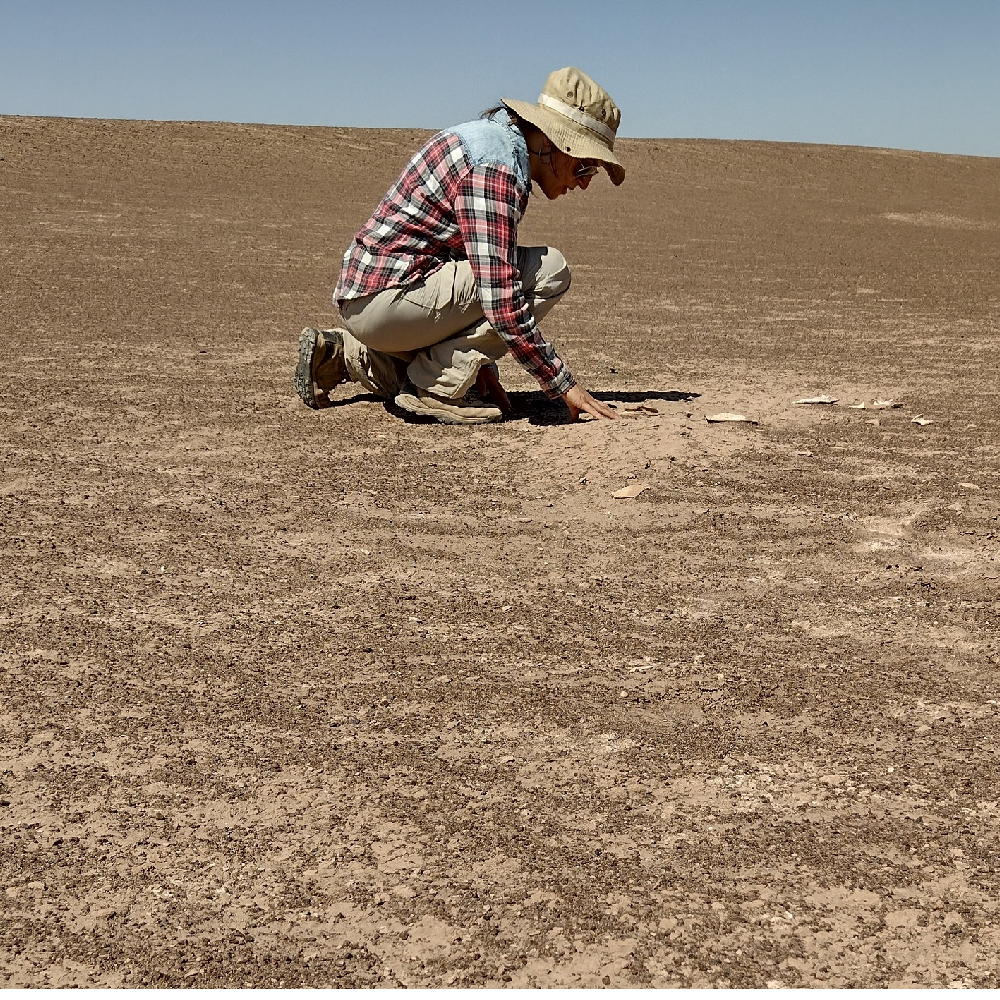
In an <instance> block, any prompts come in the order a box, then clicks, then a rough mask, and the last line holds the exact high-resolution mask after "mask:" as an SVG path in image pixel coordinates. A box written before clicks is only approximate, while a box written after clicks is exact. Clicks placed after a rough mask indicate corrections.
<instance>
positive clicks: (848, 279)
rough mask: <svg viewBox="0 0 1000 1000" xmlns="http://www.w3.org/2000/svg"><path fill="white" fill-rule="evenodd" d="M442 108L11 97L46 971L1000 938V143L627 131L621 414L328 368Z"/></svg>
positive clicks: (603, 200)
mask: <svg viewBox="0 0 1000 1000" xmlns="http://www.w3.org/2000/svg"><path fill="white" fill-rule="evenodd" d="M425 135H426V133H420V132H416V131H405V130H388V131H380V130H348V129H337V128H293V127H270V126H247V125H230V124H205V123H200V124H198V123H195V124H190V123H188V124H185V123H150V122H110V121H84V120H66V119H42V118H19V117H4V118H0V237H2V238H0V261H2V272H3V295H4V309H3V313H2V317H0V330H2V336H3V344H4V350H3V356H2V358H0V377H2V384H3V397H2V399H0V414H2V417H0V421H2V422H0V448H2V452H0V457H2V472H0V517H2V528H3V545H2V574H0V639H2V642H0V685H2V687H0V691H2V701H0V758H2V761H0V832H2V836H0V985H6V986H9V987H10V986H32V987H40V986H167V987H183V986H193V987H194V986H196V987H206V986H237V987H243V986H246V985H254V986H281V985H284V986H374V985H379V986H393V985H407V986H470V985H487V986H504V985H510V986H533V985H537V986H601V985H604V986H611V987H620V986H681V987H696V986H732V987H764V986H772V987H774V986H780V985H785V986H817V987H818V986H842V987H849V986H888V985H896V986H905V985H913V986H966V987H968V986H980V987H983V986H992V987H996V986H998V985H1000V983H998V969H1000V959H998V957H997V956H998V954H1000V922H998V910H1000V896H998V888H1000V887H998V863H997V846H998V842H997V829H998V827H997V824H998V816H1000V811H998V810H1000V807H998V791H997V750H998V745H1000V744H998V725H1000V713H998V698H1000V668H998V656H1000V642H998V631H1000V630H998V622H1000V611H998V608H997V597H998V594H1000V579H998V576H1000V563H998V561H997V531H998V522H997V517H998V513H1000V500H998V490H1000V464H998V444H997V429H998V418H1000V400H998V390H997V371H998V364H997V362H998V348H1000V339H998V333H1000V331H998V322H997V317H998V307H1000V297H998V296H1000V292H998V265H997V261H998V246H1000V160H995V159H986V158H980V159H977V158H971V157H957V156H940V155H931V154H920V153H912V152H904V151H898V150H886V149H856V148H841V147H828V146H826V147H824V146H810V145H785V144H769V143H753V142H721V141H720V142H716V141H689V140H676V141H653V140H641V141H640V140H633V141H623V142H622V143H621V147H622V148H621V154H622V158H623V161H624V162H625V163H626V165H627V167H628V170H629V177H628V180H627V181H626V183H625V185H624V186H623V187H621V188H620V189H615V188H612V187H611V185H610V184H609V183H608V182H607V180H606V179H603V178H599V179H598V180H596V181H595V183H594V184H593V185H592V186H591V189H590V190H589V191H588V192H586V193H585V194H584V193H582V192H575V193H573V194H572V195H570V196H569V197H567V198H564V199H562V200H560V201H558V202H556V203H553V204H551V205H550V204H547V203H544V199H542V198H541V196H540V195H536V197H535V198H533V199H532V204H531V206H530V208H529V211H528V214H527V217H526V219H525V222H524V224H523V226H522V240H523V241H524V242H529V243H542V242H545V243H551V244H553V245H555V246H558V247H560V248H561V249H562V250H563V252H564V253H565V254H566V256H567V258H568V259H569V261H570V263H571V265H572V267H573V273H574V279H573V288H572V289H571V291H570V293H569V295H568V296H567V297H566V298H565V300H564V301H563V302H562V303H561V304H560V306H559V307H558V308H557V309H556V310H555V311H554V312H553V313H552V315H551V316H550V317H549V319H548V321H547V323H546V325H545V331H546V333H547V335H548V336H549V337H550V338H551V339H553V340H554V341H555V342H556V343H557V345H558V346H559V348H560V351H561V353H562V354H563V356H564V357H565V358H566V360H567V362H568V363H569V365H570V366H571V368H573V370H574V371H575V372H576V373H577V375H578V377H579V378H580V379H581V380H582V381H583V382H584V383H585V384H586V385H588V386H589V387H590V388H592V389H593V390H594V391H595V392H597V393H599V394H600V395H601V398H603V399H606V400H608V401H609V402H611V403H613V404H614V405H615V406H616V407H617V409H618V411H619V413H620V414H621V418H620V419H618V420H617V421H614V422H600V423H589V424H570V423H568V422H567V420H566V418H565V413H564V411H563V409H562V408H561V406H560V405H556V404H553V403H550V402H549V401H547V400H546V399H545V398H544V396H543V395H542V394H541V393H540V392H539V391H538V390H537V386H535V385H533V384H532V383H531V380H530V379H529V378H528V377H527V376H526V375H525V374H524V373H523V372H521V371H520V370H519V369H517V368H516V366H514V365H513V364H512V363H510V362H509V361H504V362H502V364H501V368H502V376H503V378H504V381H505V383H506V385H507V387H508V389H509V391H510V392H511V395H512V398H513V400H514V402H515V404H516V406H517V413H516V415H515V418H514V419H511V420H509V421H507V422H505V423H502V424H498V425H490V426H486V427H480V428H456V427H442V426H435V425H430V426H428V425H426V424H421V423H415V422H407V421H406V420H404V419H402V417H401V415H400V414H399V413H398V412H395V411H394V410H393V408H392V407H391V406H387V405H386V404H384V403H383V401H381V400H379V399H377V398H375V397H373V396H370V395H367V394H365V393H364V392H356V391H354V390H355V389H356V388H357V387H353V386H345V387H341V388H340V389H339V390H338V392H337V398H336V402H337V405H336V406H334V407H333V408H331V409H328V410H324V411H321V412H313V411H310V410H308V409H307V408H305V407H304V406H303V405H302V404H301V403H300V402H299V400H298V399H297V397H296V396H295V394H294V392H293V390H292V384H291V374H292V368H293V365H294V362H295V356H296V345H297V337H298V333H299V330H300V329H301V328H302V327H303V326H305V325H310V326H317V327H329V326H333V325H336V323H337V321H338V317H337V315H336V313H335V310H334V307H333V305H332V304H331V301H330V293H331V290H332V287H333V284H334V282H335V278H336V274H337V270H338V268H339V262H340V258H341V255H342V253H343V251H344V249H345V247H346V246H347V244H348V242H349V240H350V238H351V236H352V234H353V233H354V232H355V231H356V230H357V229H358V228H359V227H360V225H361V224H362V223H363V222H364V220H365V219H366V218H367V216H368V214H369V212H370V211H371V209H372V208H373V207H374V205H375V204H376V202H377V201H378V199H379V198H380V197H381V195H382V193H383V192H384V190H385V189H386V188H387V187H388V185H389V184H390V182H391V181H392V180H393V178H394V177H395V175H396V174H397V172H398V170H399V169H400V167H401V166H402V164H403V163H404V162H405V161H406V159H407V158H408V156H409V155H410V153H411V152H412V151H413V150H414V149H415V148H416V147H417V146H418V145H419V143H420V142H421V141H422V139H423V138H424V136H425ZM821 395H827V396H831V397H835V398H836V399H837V400H838V401H837V402H836V403H827V404H799V403H797V402H796V401H797V400H799V399H803V398H810V397H816V396H821ZM876 401H881V405H879V406H876V405H875V403H876ZM888 401H891V404H892V405H889V402H888ZM860 403H864V404H865V405H864V408H860V407H859V406H858V404H860ZM718 412H736V413H740V414H743V415H745V416H746V417H748V418H750V421H753V422H750V421H748V422H745V423H710V422H708V421H707V420H706V417H707V416H709V415H712V414H715V413H718ZM916 418H923V419H924V420H925V421H929V422H926V423H915V422H914V420H915V419H916ZM627 486H646V487H647V488H646V489H645V490H644V491H643V492H641V493H640V495H639V496H638V497H635V498H633V499H614V498H613V496H612V494H613V493H615V492H618V491H619V490H620V489H622V488H623V487H627Z"/></svg>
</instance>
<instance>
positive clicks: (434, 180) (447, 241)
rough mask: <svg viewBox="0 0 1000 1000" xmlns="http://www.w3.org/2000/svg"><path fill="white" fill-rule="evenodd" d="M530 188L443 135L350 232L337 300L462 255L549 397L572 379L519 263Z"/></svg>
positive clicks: (488, 309)
mask: <svg viewBox="0 0 1000 1000" xmlns="http://www.w3.org/2000/svg"><path fill="white" fill-rule="evenodd" d="M529 190H530V189H529ZM529 190H524V189H523V188H521V187H520V186H519V185H518V183H517V179H516V177H515V175H514V173H513V172H512V171H511V170H510V169H509V168H508V167H507V166H505V165H502V164H486V165H483V166H476V167H473V166H472V165H471V164H470V163H469V161H468V158H467V157H466V154H465V149H464V147H463V146H462V143H461V141H460V140H459V138H458V136H456V135H454V134H453V133H448V132H442V133H439V134H438V135H436V136H434V138H433V139H431V140H430V141H429V142H428V143H427V144H426V145H425V146H424V147H423V148H422V149H421V150H420V151H419V152H418V153H417V154H416V155H415V156H414V157H413V159H412V160H410V162H409V163H408V164H407V165H406V168H405V169H404V170H403V172H402V174H400V176H399V179H398V180H397V181H396V183H395V184H394V185H393V186H392V188H391V189H390V190H389V193H388V194H387V195H386V196H385V198H383V199H382V202H381V204H380V205H379V206H378V208H376V209H375V212H374V214H373V215H372V217H371V218H370V219H369V220H368V222H366V223H365V225H364V227H363V228H362V230H361V232H359V233H358V235H357V236H356V237H355V239H354V242H353V243H352V244H351V246H350V248H349V249H348V251H347V253H346V254H345V255H344V267H343V270H342V271H341V274H340V280H339V281H338V283H337V289H336V291H335V292H334V293H333V294H334V299H335V300H336V301H337V302H338V303H339V302H341V301H343V300H344V299H357V298H361V297H362V296H364V295H371V294H373V293H375V292H381V291H383V290H385V289H386V288H399V287H405V286H407V285H410V284H414V283H415V282H417V281H419V280H421V279H422V278H425V277H426V276H427V275H428V274H430V273H431V272H433V271H435V270H437V268H439V267H441V265H442V264H444V263H445V262H446V261H449V260H461V259H463V258H467V259H468V261H469V263H470V264H471V266H472V273H473V274H474V275H475V277H476V282H477V284H478V286H479V297H480V301H481V302H482V306H483V313H484V314H485V316H486V318H487V320H488V321H489V323H490V325H491V326H492V327H493V329H494V330H496V332H497V333H498V334H499V335H500V336H501V337H502V338H503V340H504V341H505V342H506V343H507V345H508V346H509V348H510V351H511V354H513V356H514V358H515V359H516V360H517V361H518V362H519V363H520V364H521V365H523V366H524V368H525V369H527V370H528V371H529V372H531V374H532V375H534V376H535V378H536V379H538V382H539V384H540V385H541V387H542V389H544V390H545V393H546V395H548V396H549V397H551V398H553V399H554V398H556V397H558V396H561V395H562V394H563V393H565V392H567V391H568V390H569V389H571V388H572V387H573V386H574V385H575V384H576V380H575V379H574V378H573V376H572V374H571V373H570V371H569V369H568V368H567V367H566V366H565V364H563V361H562V359H561V358H560V357H559V355H558V354H556V351H555V348H554V347H553V346H552V345H551V344H549V343H548V342H547V341H546V340H545V339H544V338H543V337H542V335H541V332H540V331H539V329H538V324H537V323H536V322H535V317H534V315H533V314H532V312H531V307H530V306H529V305H528V302H527V300H526V299H525V297H524V292H523V291H522V288H521V277H520V273H519V272H518V269H517V225H518V223H519V222H520V220H521V216H523V215H524V211H525V209H526V208H527V205H528V194H529Z"/></svg>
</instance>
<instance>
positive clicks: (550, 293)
mask: <svg viewBox="0 0 1000 1000" xmlns="http://www.w3.org/2000/svg"><path fill="white" fill-rule="evenodd" d="M572 278H573V275H572V272H571V271H570V269H569V264H567V263H566V258H565V257H564V256H563V255H562V252H561V251H559V250H557V249H556V248H555V247H549V248H548V249H547V250H546V252H545V255H544V256H543V257H542V266H541V268H540V269H539V274H538V281H537V282H536V284H535V294H536V295H538V296H540V297H541V298H544V299H555V298H558V297H559V296H560V295H564V294H565V293H566V292H567V291H568V290H569V286H570V281H571V280H572Z"/></svg>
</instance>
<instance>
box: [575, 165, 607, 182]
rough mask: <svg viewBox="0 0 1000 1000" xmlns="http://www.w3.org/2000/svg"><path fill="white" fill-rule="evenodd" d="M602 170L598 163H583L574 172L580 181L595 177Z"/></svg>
mask: <svg viewBox="0 0 1000 1000" xmlns="http://www.w3.org/2000/svg"><path fill="white" fill-rule="evenodd" d="M600 169H601V168H600V166H599V165H598V164H596V163H581V164H580V166H578V167H577V168H576V170H574V171H573V176H574V177H576V178H578V179H579V180H583V178H584V177H593V176H594V175H595V174H596V173H597V172H598V171H599V170H600Z"/></svg>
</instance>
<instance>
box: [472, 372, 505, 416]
mask: <svg viewBox="0 0 1000 1000" xmlns="http://www.w3.org/2000/svg"><path fill="white" fill-rule="evenodd" d="M476 382H477V385H478V388H479V389H480V392H481V394H483V395H486V396H489V398H490V399H492V400H493V402H494V403H496V404H497V406H499V407H500V409H501V411H502V412H503V413H504V415H505V416H509V415H510V414H511V413H513V412H514V407H513V406H511V403H510V397H509V396H508V395H507V392H506V390H505V389H504V387H503V386H502V385H501V384H500V379H498V378H497V377H496V373H495V372H494V371H493V369H492V368H491V367H490V366H488V365H487V366H484V367H482V368H480V369H479V374H478V375H477V376H476Z"/></svg>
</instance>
